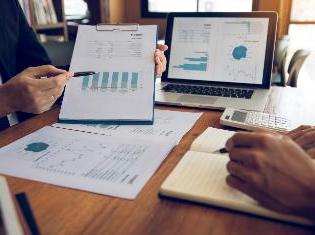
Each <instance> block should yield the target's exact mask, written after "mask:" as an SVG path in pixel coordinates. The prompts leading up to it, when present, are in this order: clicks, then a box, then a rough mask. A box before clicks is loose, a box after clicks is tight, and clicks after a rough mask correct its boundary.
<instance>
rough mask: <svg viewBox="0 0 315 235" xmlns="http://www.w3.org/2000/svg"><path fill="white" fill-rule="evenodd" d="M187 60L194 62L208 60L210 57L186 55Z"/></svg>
mask: <svg viewBox="0 0 315 235" xmlns="http://www.w3.org/2000/svg"><path fill="white" fill-rule="evenodd" d="M185 60H188V61H193V62H208V57H200V58H190V57H186V58H185Z"/></svg>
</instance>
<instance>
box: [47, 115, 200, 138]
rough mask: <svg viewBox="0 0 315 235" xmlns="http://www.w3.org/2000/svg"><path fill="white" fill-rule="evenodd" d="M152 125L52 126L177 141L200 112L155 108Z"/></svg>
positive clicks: (61, 124) (193, 122)
mask: <svg viewBox="0 0 315 235" xmlns="http://www.w3.org/2000/svg"><path fill="white" fill-rule="evenodd" d="M154 113H155V118H154V119H155V120H154V124H153V125H106V124H68V123H56V124H54V125H53V127H56V128H61V129H68V130H74V131H81V132H86V133H93V134H99V135H104V136H112V137H128V138H143V139H164V140H166V139H168V140H169V141H172V142H176V143H179V142H180V140H181V139H182V137H183V136H184V135H185V134H186V133H187V132H188V131H189V130H190V129H191V128H192V127H193V125H194V124H195V122H196V121H197V120H198V119H199V118H200V117H201V115H202V113H190V112H178V111H169V110H159V109H156V110H155V111H154Z"/></svg>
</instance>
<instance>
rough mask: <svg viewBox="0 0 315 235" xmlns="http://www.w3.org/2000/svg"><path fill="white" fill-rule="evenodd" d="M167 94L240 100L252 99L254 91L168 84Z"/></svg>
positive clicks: (166, 87)
mask: <svg viewBox="0 0 315 235" xmlns="http://www.w3.org/2000/svg"><path fill="white" fill-rule="evenodd" d="M163 91H165V92H172V93H182V94H193V95H205V96H221V97H231V98H239V99H251V98H252V96H253V94H254V90H249V89H240V88H226V87H209V86H192V85H183V84H181V85H174V84H168V85H166V86H165V87H164V88H163Z"/></svg>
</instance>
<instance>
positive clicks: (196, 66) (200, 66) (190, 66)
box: [174, 63, 208, 72]
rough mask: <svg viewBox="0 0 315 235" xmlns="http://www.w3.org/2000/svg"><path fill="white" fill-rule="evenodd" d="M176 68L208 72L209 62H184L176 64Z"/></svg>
mask: <svg viewBox="0 0 315 235" xmlns="http://www.w3.org/2000/svg"><path fill="white" fill-rule="evenodd" d="M174 68H180V69H183V70H191V71H204V72H206V71H207V69H208V64H206V63H200V64H183V65H179V66H174Z"/></svg>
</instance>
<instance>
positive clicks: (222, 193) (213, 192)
mask: <svg viewBox="0 0 315 235" xmlns="http://www.w3.org/2000/svg"><path fill="white" fill-rule="evenodd" d="M233 133H234V132H231V131H224V130H219V129H215V128H208V129H207V130H206V131H205V132H204V133H203V134H202V135H201V136H200V137H199V138H197V139H196V140H195V142H194V143H193V144H192V146H191V149H190V151H188V152H187V153H186V154H185V156H184V157H183V158H182V159H181V161H180V162H179V164H178V165H177V166H176V168H175V169H174V170H173V172H172V173H171V174H170V175H169V176H168V178H167V179H166V180H165V181H164V183H163V184H162V186H161V189H160V194H161V195H164V196H169V197H174V198H180V199H184V200H189V201H194V202H199V203H205V204H209V205H214V206H219V207H223V208H227V209H232V210H237V211H241V212H246V213H250V214H254V215H259V216H263V217H267V218H272V219H276V220H281V221H286V222H292V223H297V224H302V225H312V226H314V225H315V223H314V222H312V221H309V220H307V219H304V218H300V217H295V216H288V215H284V214H280V213H277V212H274V211H271V210H268V209H265V208H263V207H261V206H259V204H258V203H257V202H256V201H255V200H253V199H252V198H250V197H248V196H246V195H245V194H243V193H241V192H239V191H237V190H235V189H233V188H231V187H229V186H228V185H227V184H226V182H225V178H226V176H227V175H228V172H227V170H226V164H227V162H228V161H229V158H228V156H227V155H226V154H214V153H213V152H215V151H217V150H218V149H220V148H222V147H224V144H225V142H226V140H227V139H228V138H229V137H230V136H232V135H233Z"/></svg>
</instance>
